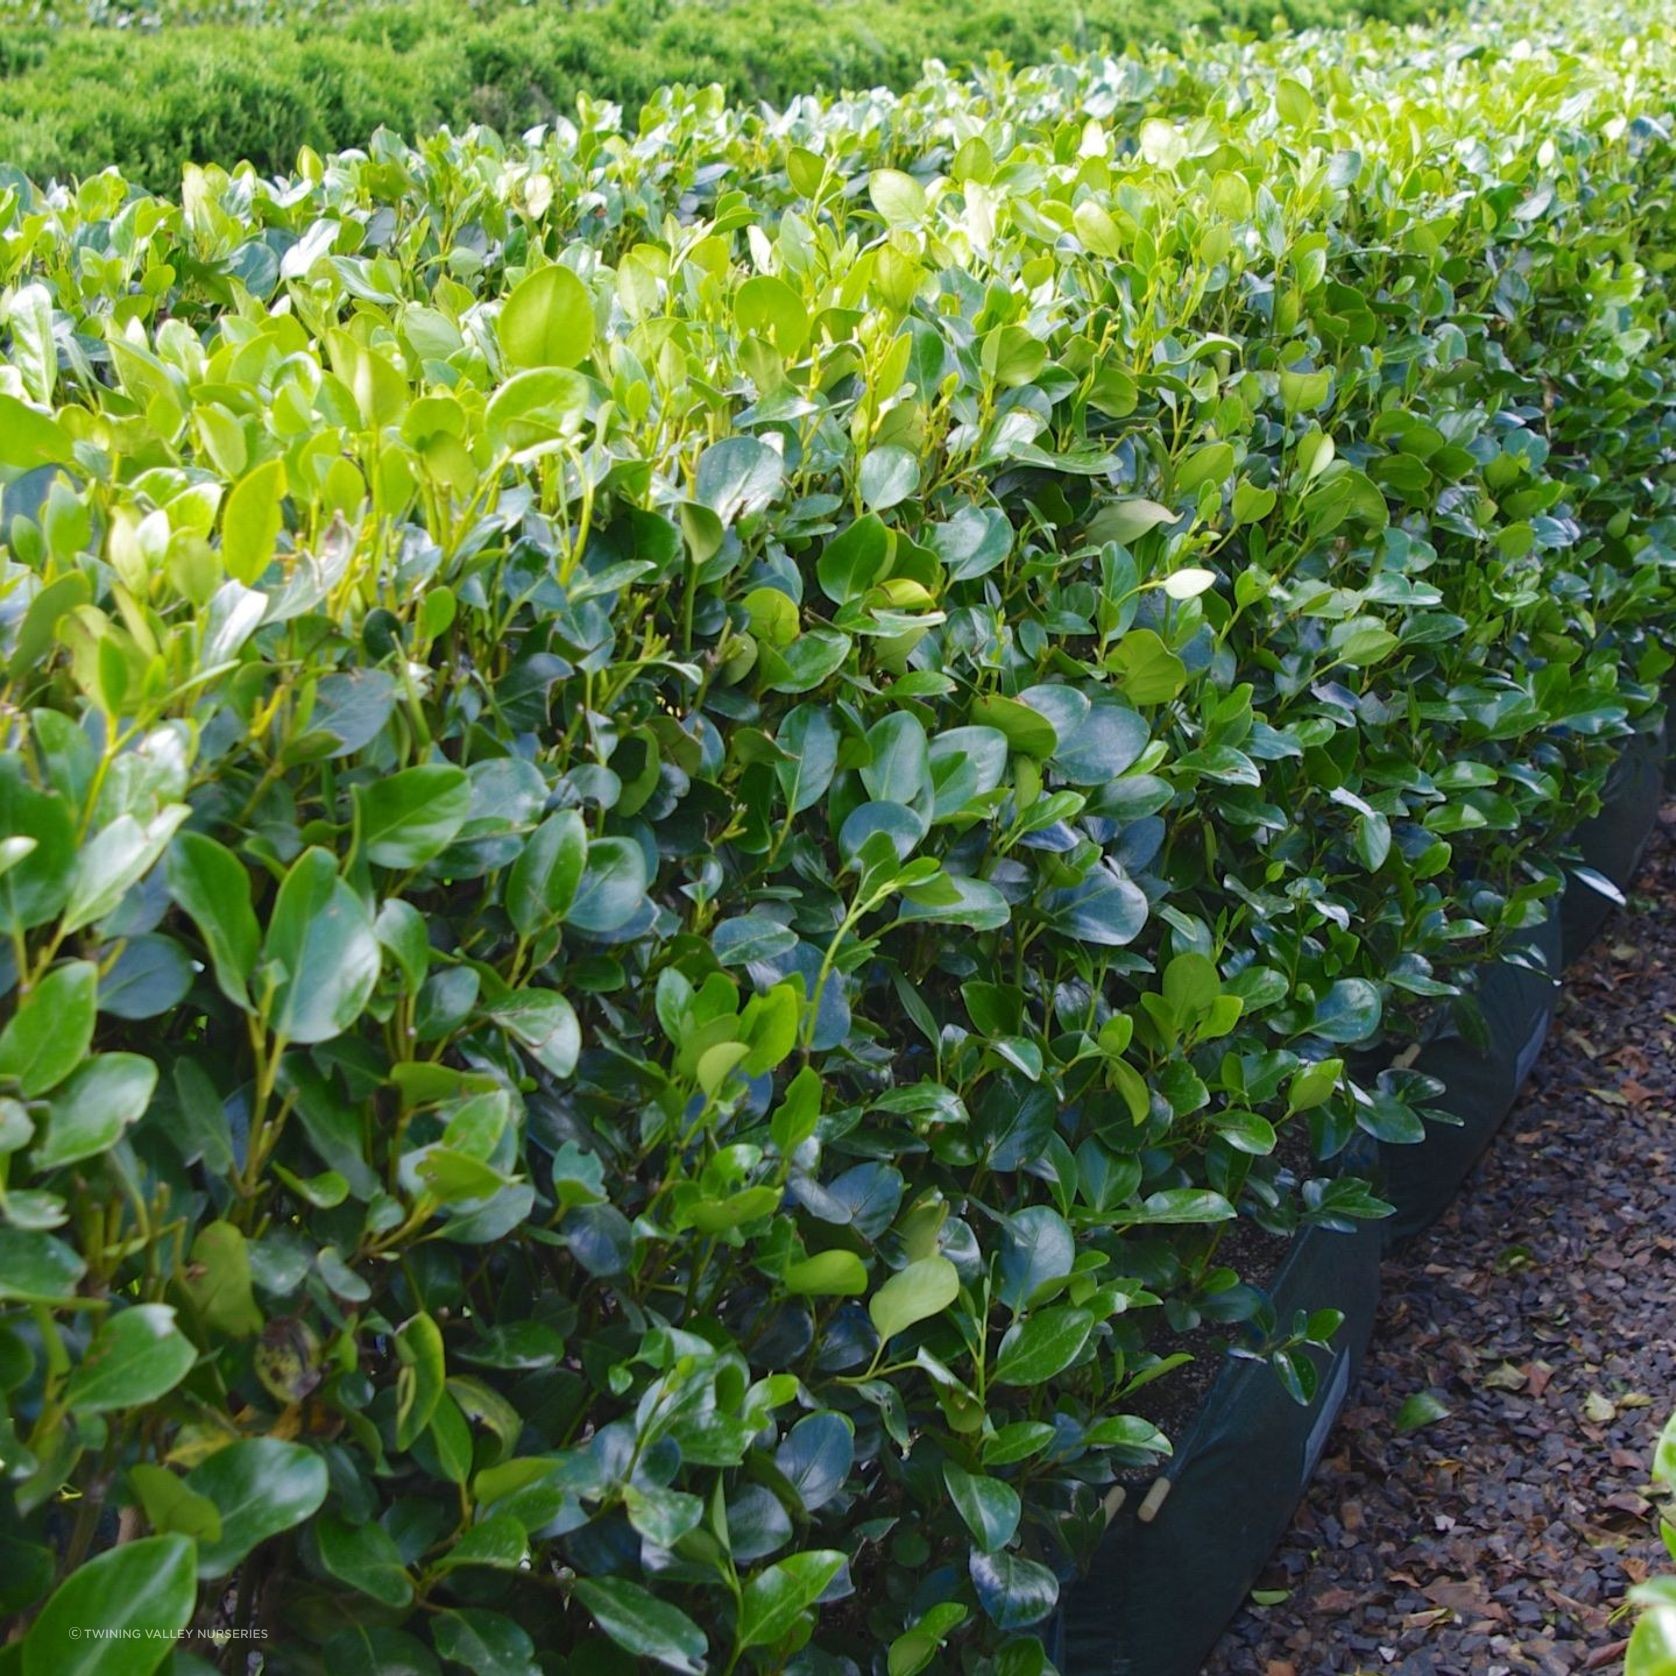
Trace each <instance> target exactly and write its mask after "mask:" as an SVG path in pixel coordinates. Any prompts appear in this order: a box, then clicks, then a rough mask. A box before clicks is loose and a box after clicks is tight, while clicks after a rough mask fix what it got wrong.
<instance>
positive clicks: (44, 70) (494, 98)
mask: <svg viewBox="0 0 1676 1676" xmlns="http://www.w3.org/2000/svg"><path fill="white" fill-rule="evenodd" d="M1363 9H1364V10H1366V11H1368V12H1370V13H1374V14H1379V15H1385V16H1399V15H1417V14H1418V12H1419V11H1420V9H1421V7H1420V4H1419V0H1378V3H1376V4H1374V5H1371V6H1368V7H1365V8H1363ZM39 10H40V9H39V8H35V7H21V8H20V7H17V6H15V5H14V6H12V7H11V11H12V14H13V16H12V18H11V20H10V21H8V20H7V17H6V12H7V7H6V6H4V5H0V161H4V162H5V163H8V164H10V165H12V166H14V167H16V168H18V169H21V170H23V171H24V172H25V173H27V174H30V175H33V176H35V177H37V178H45V177H48V176H52V175H58V176H71V175H81V174H86V173H89V172H91V171H93V170H96V169H101V168H104V167H107V166H109V165H115V166H116V167H118V168H120V169H121V170H122V171H123V173H124V174H125V175H126V176H128V178H130V179H132V180H135V181H137V182H140V183H143V184H145V185H149V186H152V187H154V188H159V189H161V188H164V187H168V186H170V185H172V183H173V182H174V181H175V180H176V179H178V177H179V174H180V169H181V166H182V164H184V163H187V162H212V161H213V162H219V163H226V164H232V163H236V162H238V161H239V160H241V159H249V160H250V161H251V162H253V163H255V164H256V166H257V167H258V168H260V169H262V170H264V171H273V170H277V169H285V168H289V167H290V166H291V165H292V163H293V162H294V161H295V159H296V155H297V152H298V150H299V148H300V147H302V146H305V145H308V146H312V147H314V148H315V149H316V150H320V151H329V150H334V149H338V148H341V147H344V146H360V145H364V144H365V143H366V140H367V138H368V137H369V136H370V135H371V134H372V132H373V130H374V129H375V128H378V127H379V126H381V125H383V126H388V127H391V128H393V129H395V130H396V131H398V132H399V133H402V134H405V135H408V136H413V135H416V134H421V133H426V132H429V131H430V130H431V129H434V128H435V127H437V126H438V125H439V124H442V123H448V124H450V125H453V126H455V127H460V126H464V125H466V124H468V123H471V122H486V123H490V124H492V125H494V126H496V127H498V128H500V129H501V130H502V131H503V132H507V133H513V132H521V131H522V130H524V129H526V128H529V127H531V126H533V125H534V124H536V123H539V122H547V121H551V120H552V119H553V118H554V117H555V116H556V115H558V114H559V113H561V112H568V111H569V110H570V109H571V108H572V107H573V106H574V105H575V102H576V100H577V98H578V97H579V96H581V95H588V96H590V97H592V98H596V99H608V100H614V101H617V102H619V103H621V104H623V105H625V106H626V107H627V108H628V109H629V111H630V112H631V113H632V112H634V111H636V110H638V109H639V107H640V106H641V105H642V104H643V103H644V102H645V101H646V100H647V99H649V98H651V97H652V96H653V95H654V94H655V93H656V92H657V90H658V89H659V88H661V87H663V86H666V85H668V84H670V83H685V84H688V85H693V86H705V85H709V84H712V83H714V84H718V85H719V86H720V87H721V88H722V89H723V91H724V92H725V93H726V94H727V95H728V96H729V97H732V98H738V99H746V100H750V99H767V100H770V101H772V102H774V103H776V104H783V103H785V102H786V101H788V100H791V99H794V98H797V97H798V96H800V95H802V94H806V93H813V92H817V91H820V90H822V89H838V88H860V87H873V86H884V87H891V88H904V87H907V86H909V85H910V84H911V83H912V82H913V81H914V80H915V79H916V78H917V77H918V75H919V73H920V67H921V65H922V64H923V63H924V61H925V60H926V59H927V58H941V59H946V60H948V61H949V62H951V63H953V64H957V65H971V64H981V63H984V62H986V61H987V60H988V58H989V56H990V55H991V54H992V53H993V54H997V55H999V56H1000V57H1001V58H1003V59H1006V60H1009V61H1011V62H1013V63H1036V62H1039V61H1041V60H1042V59H1045V58H1047V57H1049V56H1050V55H1051V54H1052V53H1053V52H1055V51H1057V50H1058V49H1060V48H1062V47H1071V48H1074V49H1077V50H1079V51H1089V50H1093V49H1096V48H1105V47H1109V48H1111V49H1114V50H1122V49H1123V48H1124V47H1126V46H1130V45H1133V44H1146V43H1154V42H1156V43H1170V42H1179V41H1181V40H1182V39H1183V38H1185V36H1186V35H1187V34H1188V33H1189V32H1190V31H1192V30H1194V29H1199V28H1204V29H1207V30H1211V31H1215V30H1217V29H1219V28H1220V27H1222V26H1223V25H1232V26H1236V27H1238V28H1242V29H1266V28H1268V27H1270V26H1271V25H1272V24H1273V23H1274V22H1275V21H1277V20H1283V21H1288V22H1291V23H1293V24H1299V25H1301V24H1309V23H1323V22H1329V21H1332V20H1334V19H1335V18H1336V17H1337V16H1338V15H1339V13H1340V10H1341V8H1340V7H1338V6H1337V5H1336V4H1334V3H1332V0H1183V3H1181V4H1175V3H1168V4H1166V3H1164V0H1088V3H1084V4H1080V5H1075V6H1064V5H1058V4H1054V3H1051V0H1019V3H1017V4H1000V3H998V0H981V3H979V4H974V5H956V6H951V5H944V4H939V3H936V0H820V3H816V4H810V5H793V6H787V5H782V4H779V3H777V0H599V3H598V4H594V5H584V6H574V7H573V6H568V5H558V4H551V3H540V4H532V5H518V4H490V5H474V4H471V3H469V0H414V3H412V4H404V5H389V4H369V5H365V6H347V7H337V8H330V9H321V10H315V9H311V8H308V7H299V8H297V10H296V13H295V14H294V15H293V14H292V13H291V12H289V11H288V10H287V9H286V8H284V7H269V8H266V9H265V10H261V9H259V10H256V11H255V12H254V13H253V12H252V11H251V9H249V8H245V7H242V6H228V7H220V8H217V7H214V6H211V7H208V8H205V7H195V6H188V7H175V6H170V7H168V8H166V9H164V11H163V12H162V13H161V14H159V13H157V12H144V11H138V12H130V11H126V10H116V11H113V10H112V9H110V8H103V7H95V8H88V13H89V14H90V15H91V16H92V17H93V18H95V19H99V20H102V21H103V22H105V23H112V22H115V21H118V20H120V21H121V22H123V23H124V24H126V25H127V27H124V28H115V27H93V28H89V27H84V26H80V22H79V15H78V12H77V10H76V8H74V7H69V8H55V10H54V12H53V13H52V14H51V15H52V16H53V17H54V18H55V19H56V21H55V22H50V23H49V22H45V21H39V20H38V14H39ZM253 16H254V18H255V21H254V22H252V21H251V19H252V17H253ZM32 18H33V19H35V21H32ZM147 18H151V19H153V20H155V21H157V22H160V23H161V27H156V28H147V27H145V26H144V20H145V19H147Z"/></svg>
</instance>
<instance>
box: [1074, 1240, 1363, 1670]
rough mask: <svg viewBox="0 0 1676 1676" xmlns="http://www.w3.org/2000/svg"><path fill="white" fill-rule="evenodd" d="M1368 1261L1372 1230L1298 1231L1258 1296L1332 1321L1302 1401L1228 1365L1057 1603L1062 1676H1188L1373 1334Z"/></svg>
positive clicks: (1260, 1369) (1250, 1367) (1302, 1475)
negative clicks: (1312, 1386)
mask: <svg viewBox="0 0 1676 1676" xmlns="http://www.w3.org/2000/svg"><path fill="white" fill-rule="evenodd" d="M1379 1253H1380V1237H1379V1225H1378V1224H1377V1223H1364V1224H1360V1225H1359V1226H1358V1228H1357V1230H1356V1232H1355V1233H1351V1234H1337V1233H1328V1232H1325V1231H1323V1230H1320V1229H1314V1228H1311V1229H1306V1230H1304V1232H1303V1233H1301V1234H1300V1235H1299V1236H1298V1238H1297V1239H1296V1240H1295V1241H1294V1242H1293V1245H1292V1249H1291V1251H1290V1252H1288V1254H1287V1256H1286V1258H1285V1260H1284V1262H1282V1264H1281V1266H1280V1269H1279V1270H1278V1272H1277V1273H1276V1275H1275V1277H1274V1279H1273V1281H1272V1282H1271V1283H1270V1285H1269V1288H1268V1290H1269V1294H1270V1296H1271V1297H1272V1298H1273V1300H1274V1305H1275V1309H1276V1312H1277V1314H1278V1315H1279V1316H1280V1318H1281V1319H1282V1320H1286V1319H1288V1318H1289V1317H1290V1316H1291V1314H1292V1313H1293V1312H1294V1311H1295V1310H1300V1309H1303V1310H1314V1309H1327V1308H1331V1309H1338V1310H1342V1311H1343V1313H1344V1325H1343V1326H1342V1327H1341V1328H1340V1329H1339V1331H1338V1332H1337V1333H1336V1334H1335V1335H1334V1339H1333V1345H1332V1351H1331V1355H1330V1358H1329V1360H1328V1361H1327V1363H1326V1365H1325V1366H1323V1367H1322V1368H1321V1369H1320V1374H1321V1378H1320V1383H1319V1385H1318V1386H1317V1388H1316V1392H1315V1399H1314V1401H1313V1402H1311V1403H1310V1405H1309V1406H1308V1407H1307V1408H1304V1407H1300V1406H1299V1404H1297V1403H1295V1402H1293V1400H1292V1399H1291V1398H1290V1397H1289V1396H1287V1394H1286V1392H1285V1391H1284V1390H1283V1389H1282V1388H1281V1384H1280V1381H1279V1380H1278V1379H1277V1378H1276V1377H1275V1374H1274V1372H1273V1370H1272V1369H1271V1368H1270V1367H1269V1366H1268V1364H1267V1363H1266V1362H1246V1361H1239V1360H1236V1359H1234V1358H1233V1357H1230V1358H1228V1360H1227V1361H1226V1363H1225V1364H1224V1366H1223V1368H1222V1371H1221V1372H1220V1373H1219V1374H1218V1375H1217V1377H1216V1380H1215V1382H1214V1383H1213V1384H1212V1386H1211V1388H1210V1390H1209V1391H1208V1392H1207V1393H1206V1396H1205V1400H1204V1403H1203V1404H1202V1406H1201V1407H1200V1409H1199V1412H1198V1414H1197V1415H1196V1416H1195V1417H1194V1419H1193V1422H1192V1424H1191V1425H1190V1426H1189V1427H1188V1428H1187V1430H1186V1431H1185V1432H1184V1433H1183V1434H1182V1435H1181V1436H1180V1437H1178V1438H1176V1439H1174V1440H1173V1441H1174V1443H1175V1445H1176V1451H1175V1454H1174V1455H1173V1456H1172V1457H1171V1458H1170V1460H1169V1461H1168V1463H1167V1464H1166V1465H1165V1468H1164V1471H1163V1473H1162V1475H1161V1477H1160V1478H1159V1479H1157V1480H1154V1481H1153V1484H1152V1486H1151V1488H1150V1489H1149V1488H1148V1487H1147V1486H1146V1485H1145V1484H1141V1485H1137V1486H1136V1487H1135V1488H1133V1489H1132V1490H1130V1492H1129V1493H1128V1495H1127V1496H1126V1497H1125V1498H1124V1501H1123V1505H1122V1506H1121V1507H1120V1508H1119V1509H1118V1512H1117V1515H1116V1517H1115V1518H1114V1519H1113V1520H1112V1523H1111V1526H1110V1528H1109V1529H1108V1530H1107V1531H1106V1534H1105V1537H1104V1538H1103V1540H1102V1541H1101V1544H1100V1548H1099V1551H1098V1552H1097V1553H1096V1554H1095V1556H1094V1561H1093V1563H1092V1565H1091V1566H1090V1567H1089V1573H1088V1575H1087V1577H1085V1578H1083V1579H1082V1580H1081V1581H1080V1582H1078V1583H1076V1584H1075V1585H1073V1586H1072V1587H1071V1589H1070V1590H1069V1591H1068V1593H1067V1596H1066V1598H1065V1605H1064V1609H1063V1611H1062V1612H1061V1614H1060V1617H1059V1618H1058V1620H1056V1622H1055V1624H1054V1634H1053V1636H1052V1637H1051V1638H1050V1640H1051V1643H1052V1646H1053V1654H1054V1659H1055V1662H1056V1663H1057V1664H1058V1666H1059V1668H1060V1670H1061V1671H1063V1672H1064V1676H1195V1673H1196V1672H1197V1671H1198V1669H1199V1667H1200V1666H1201V1665H1202V1664H1203V1663H1204V1661H1205V1659H1206V1657H1207V1656H1208V1655H1209V1653H1210V1650H1211V1648H1212V1647H1213V1646H1215V1644H1216V1640H1217V1637H1218V1636H1219V1635H1220V1634H1221V1633H1222V1630H1223V1628H1224V1627H1225V1626H1226V1625H1227V1623H1228V1621H1229V1620H1230V1619H1231V1618H1232V1617H1233V1616H1234V1614H1235V1613H1236V1612H1237V1611H1238V1610H1239V1608H1240V1605H1241V1603H1242V1602H1243V1601H1244V1600H1245V1597H1246V1594H1247V1593H1248V1592H1249V1590H1250V1588H1251V1586H1252V1584H1253V1583H1254V1582H1255V1581H1256V1579H1257V1576H1258V1574H1259V1573H1260V1572H1261V1571H1262V1569H1263V1566H1264V1565H1265V1563H1266V1562H1267V1560H1268V1557H1269V1555H1270V1554H1271V1553H1272V1552H1273V1551H1274V1547H1275V1544H1276V1543H1277V1542H1278V1541H1279V1540H1280V1538H1281V1536H1282V1535H1283V1534H1284V1532H1285V1530H1286V1527H1287V1525H1288V1524H1289V1523H1290V1521H1291V1518H1292V1514H1293V1512H1294V1510H1295V1509H1296V1508H1297V1505H1298V1503H1299V1501H1301V1500H1302V1499H1303V1493H1304V1489H1305V1487H1306V1486H1307V1485H1308V1483H1309V1480H1310V1475H1311V1474H1312V1473H1313V1472H1314V1471H1315V1467H1316V1463H1317V1462H1318V1461H1319V1460H1320V1458H1321V1452H1322V1450H1323V1449H1324V1448H1325V1447H1326V1442H1327V1435H1328V1433H1329V1432H1331V1430H1332V1428H1333V1422H1334V1420H1336V1419H1337V1417H1338V1413H1339V1410H1340V1409H1341V1408H1342V1407H1343V1406H1344V1399H1345V1395H1346V1393H1347V1392H1348V1391H1349V1389H1350V1387H1351V1384H1352V1383H1353V1381H1354V1379H1355V1376H1356V1372H1357V1369H1358V1368H1360V1366H1361V1362H1362V1353H1363V1351H1364V1350H1365V1349H1366V1348H1367V1343H1368V1338H1369V1336H1370V1334H1371V1333H1372V1331H1373V1317H1374V1311H1375V1309H1376V1308H1377V1307H1378V1303H1379ZM1165 1485H1167V1489H1166V1488H1165V1487H1164V1486H1165ZM1143 1513H1144V1514H1146V1515H1148V1516H1143Z"/></svg>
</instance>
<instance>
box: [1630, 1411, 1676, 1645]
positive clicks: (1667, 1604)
mask: <svg viewBox="0 0 1676 1676" xmlns="http://www.w3.org/2000/svg"><path fill="white" fill-rule="evenodd" d="M1651 1476H1652V1481H1653V1483H1654V1484H1655V1485H1656V1486H1657V1487H1658V1489H1659V1490H1660V1491H1662V1492H1663V1493H1664V1495H1665V1496H1666V1497H1667V1498H1668V1497H1669V1495H1670V1494H1671V1493H1672V1492H1673V1491H1676V1418H1673V1419H1670V1420H1666V1421H1665V1423H1664V1430H1663V1431H1662V1432H1660V1433H1659V1441H1658V1444H1657V1446H1656V1447H1655V1448H1654V1450H1653V1461H1652V1475H1651ZM1659 1537H1660V1539H1661V1540H1662V1541H1663V1543H1664V1547H1665V1552H1666V1553H1668V1554H1669V1555H1670V1556H1671V1558H1672V1559H1676V1524H1672V1523H1671V1522H1670V1520H1669V1518H1668V1517H1661V1518H1660V1519H1659ZM1629 1598H1630V1602H1631V1604H1632V1605H1634V1606H1635V1607H1637V1608H1638V1609H1639V1616H1638V1617H1637V1618H1636V1621H1635V1628H1634V1629H1633V1630H1632V1631H1631V1632H1630V1637H1629V1645H1628V1646H1627V1647H1626V1649H1625V1651H1624V1676H1672V1672H1676V1577H1668V1576H1664V1577H1652V1578H1649V1579H1648V1580H1647V1581H1646V1582H1645V1583H1638V1584H1637V1585H1636V1586H1635V1587H1634V1588H1633V1589H1631V1590H1630V1594H1629Z"/></svg>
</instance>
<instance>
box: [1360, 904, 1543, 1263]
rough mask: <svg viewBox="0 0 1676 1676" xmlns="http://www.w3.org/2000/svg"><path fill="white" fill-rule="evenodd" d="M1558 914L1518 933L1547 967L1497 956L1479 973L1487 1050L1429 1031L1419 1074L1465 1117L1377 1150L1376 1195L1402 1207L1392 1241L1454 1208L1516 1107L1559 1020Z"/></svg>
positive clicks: (1417, 1060)
mask: <svg viewBox="0 0 1676 1676" xmlns="http://www.w3.org/2000/svg"><path fill="white" fill-rule="evenodd" d="M1561 919H1562V916H1561V915H1560V914H1558V913H1550V914H1549V915H1548V917H1547V918H1546V919H1545V920H1544V921H1543V922H1542V924H1541V925H1539V926H1537V927H1535V928H1534V929H1533V930H1531V931H1530V932H1528V933H1526V934H1525V937H1524V938H1522V939H1521V944H1522V947H1523V948H1524V949H1526V950H1527V951H1528V953H1529V955H1530V956H1532V957H1535V956H1538V955H1539V956H1540V957H1541V960H1542V962H1543V964H1544V969H1542V970H1532V969H1531V968H1530V967H1525V966H1513V965H1509V964H1508V963H1506V962H1505V961H1498V962H1496V964H1494V965H1493V966H1485V967H1482V968H1481V969H1480V970H1479V974H1478V987H1477V991H1476V993H1477V996H1478V1003H1479V1006H1480V1007H1481V1008H1482V1009H1483V1013H1484V1023H1485V1026H1486V1028H1487V1029H1488V1031H1489V1045H1488V1047H1487V1048H1486V1049H1485V1050H1484V1051H1483V1052H1480V1051H1479V1050H1478V1049H1477V1048H1476V1047H1474V1046H1473V1045H1472V1043H1470V1042H1468V1041H1466V1040H1465V1039H1464V1038H1463V1037H1461V1036H1460V1035H1459V1034H1458V1033H1457V1032H1456V1031H1455V1030H1454V1029H1453V1028H1452V1027H1451V1028H1445V1029H1444V1030H1442V1031H1440V1032H1439V1033H1438V1034H1437V1035H1435V1036H1433V1037H1431V1038H1430V1039H1429V1040H1428V1041H1427V1042H1426V1043H1425V1044H1424V1045H1423V1046H1422V1047H1421V1048H1420V1050H1419V1052H1418V1053H1417V1054H1416V1055H1415V1056H1414V1058H1413V1061H1412V1064H1413V1068H1414V1069H1415V1070H1416V1071H1420V1072H1423V1073H1424V1074H1425V1075H1426V1076H1428V1077H1436V1078H1437V1080H1438V1081H1439V1082H1441V1083H1442V1084H1443V1093H1441V1094H1439V1095H1437V1096H1436V1097H1435V1098H1433V1099H1431V1100H1429V1101H1428V1102H1427V1104H1428V1105H1430V1106H1431V1107H1433V1108H1434V1109H1436V1110H1439V1111H1444V1112H1448V1113H1449V1114H1450V1115H1451V1116H1453V1117H1456V1118H1458V1119H1459V1120H1460V1121H1459V1123H1458V1124H1449V1123H1428V1124H1427V1125H1426V1138H1425V1139H1424V1140H1423V1141H1417V1142H1414V1143H1412V1144H1410V1145H1406V1146H1403V1145H1382V1146H1381V1147H1380V1149H1379V1156H1380V1164H1381V1167H1382V1169H1381V1177H1380V1184H1379V1191H1380V1193H1381V1195H1382V1196H1383V1197H1384V1198H1386V1199H1389V1200H1390V1201H1391V1203H1392V1205H1394V1206H1395V1207H1396V1208H1395V1211H1394V1212H1393V1214H1392V1215H1391V1216H1389V1217H1387V1218H1386V1219H1385V1221H1383V1222H1382V1223H1380V1225H1379V1226H1380V1230H1381V1232H1382V1234H1383V1236H1384V1239H1385V1243H1386V1244H1387V1245H1389V1244H1390V1243H1391V1242H1392V1241H1393V1240H1399V1239H1405V1238H1407V1237H1408V1236H1409V1235H1411V1234H1417V1233H1419V1232H1420V1231H1421V1230H1422V1229H1423V1228H1428V1227H1430V1226H1431V1224H1432V1223H1433V1222H1435V1221H1436V1220H1437V1218H1438V1217H1439V1216H1441V1215H1442V1214H1443V1212H1444V1211H1445V1210H1447V1209H1448V1208H1449V1201H1450V1200H1451V1199H1453V1198H1454V1197H1455V1194H1456V1193H1457V1192H1458V1191H1459V1190H1460V1186H1461V1183H1462V1182H1463V1181H1464V1180H1465V1179H1466V1177H1467V1175H1468V1173H1469V1172H1470V1171H1471V1169H1472V1167H1473V1165H1474V1164H1476V1163H1477V1162H1478V1160H1479V1158H1480V1157H1481V1156H1482V1154H1483V1152H1484V1149H1485V1148H1486V1147H1487V1146H1488V1145H1489V1144H1490V1142H1491V1140H1492V1139H1493V1138H1494V1136H1495V1133H1496V1131H1497V1130H1498V1129H1499V1128H1500V1127H1501V1126H1502V1123H1503V1122H1504V1121H1505V1120H1506V1117H1507V1114H1508V1112H1509V1111H1511V1110H1512V1109H1513V1102H1514V1101H1515V1100H1516V1099H1517V1098H1518V1094H1519V1090H1520V1089H1521V1088H1522V1087H1523V1086H1524V1084H1525V1079H1526V1078H1527V1077H1529V1075H1530V1073H1531V1067H1532V1066H1533V1065H1535V1063H1536V1057H1537V1055H1538V1054H1539V1053H1540V1052H1541V1051H1542V1044H1543V1042H1544V1041H1546V1040H1547V1037H1548V1026H1549V1025H1550V1024H1551V1023H1552V1022H1553V1017H1554V1003H1555V1001H1556V1000H1557V999H1558V997H1559V984H1558V975H1559V970H1560V946H1561ZM1403 1062H1404V1063H1407V1062H1408V1061H1407V1060H1406V1058H1405V1060H1404V1061H1403Z"/></svg>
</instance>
